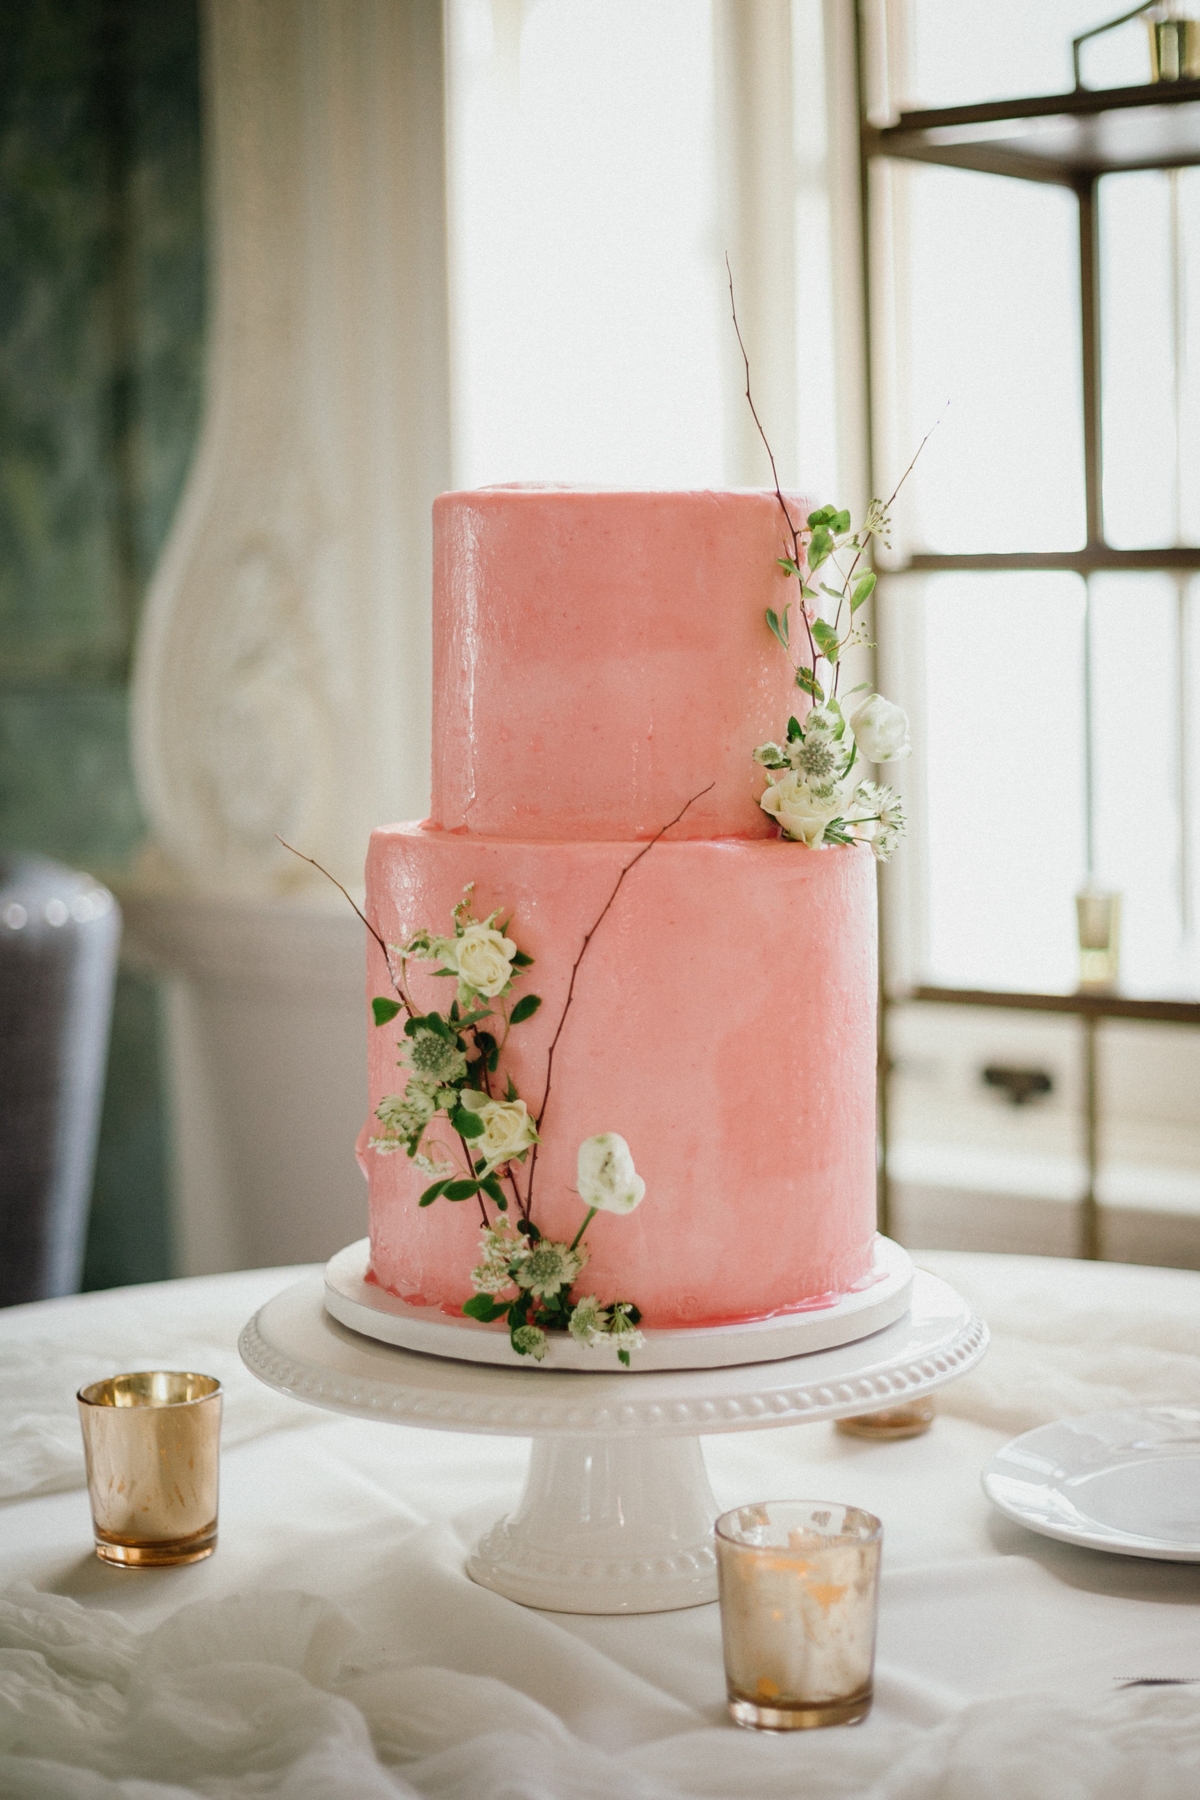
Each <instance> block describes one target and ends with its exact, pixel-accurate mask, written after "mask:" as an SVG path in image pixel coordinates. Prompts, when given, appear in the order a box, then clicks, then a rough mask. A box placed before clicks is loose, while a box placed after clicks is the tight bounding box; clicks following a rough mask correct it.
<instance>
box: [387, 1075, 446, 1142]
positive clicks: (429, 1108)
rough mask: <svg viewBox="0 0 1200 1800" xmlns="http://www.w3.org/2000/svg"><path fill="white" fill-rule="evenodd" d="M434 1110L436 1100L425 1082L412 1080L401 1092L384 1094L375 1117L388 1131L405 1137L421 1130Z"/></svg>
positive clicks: (435, 1108)
mask: <svg viewBox="0 0 1200 1800" xmlns="http://www.w3.org/2000/svg"><path fill="white" fill-rule="evenodd" d="M436 1111H437V1102H436V1101H435V1099H434V1096H433V1095H432V1094H431V1093H430V1092H429V1090H428V1088H427V1087H426V1085H425V1083H424V1082H422V1081H419V1080H412V1081H410V1082H409V1084H408V1087H407V1088H406V1090H405V1091H404V1093H403V1094H385V1095H384V1096H383V1099H382V1100H381V1101H380V1102H379V1105H378V1106H377V1107H376V1108H375V1117H376V1118H377V1119H378V1120H379V1122H380V1124H381V1125H383V1126H385V1127H386V1129H387V1130H388V1131H394V1132H396V1133H397V1134H398V1135H399V1136H400V1137H402V1138H406V1137H411V1136H412V1135H413V1133H414V1132H419V1131H423V1130H424V1129H425V1127H426V1125H428V1123H429V1121H430V1119H432V1117H433V1115H434V1113H435V1112H436Z"/></svg>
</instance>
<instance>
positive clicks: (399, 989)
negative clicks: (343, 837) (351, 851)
mask: <svg viewBox="0 0 1200 1800" xmlns="http://www.w3.org/2000/svg"><path fill="white" fill-rule="evenodd" d="M275 841H276V843H279V844H282V845H283V847H284V849H285V850H290V851H291V853H292V855H293V856H298V857H299V858H300V861H301V862H306V863H310V864H311V865H312V867H313V868H314V869H316V870H317V872H318V873H319V874H321V875H323V876H324V877H325V879H326V881H332V883H333V885H334V887H335V888H336V889H337V891H338V893H339V894H341V895H343V896H344V897H345V899H347V900H349V902H350V904H351V906H352V907H353V908H354V910H355V912H356V913H357V914H358V916H359V918H360V919H361V920H362V922H363V924H364V925H365V926H366V928H367V930H368V931H369V932H370V934H371V936H372V937H373V938H374V939H375V942H376V943H377V944H378V945H379V948H380V949H381V950H382V951H383V960H384V962H385V963H386V964H387V972H388V977H389V979H390V981H391V984H392V986H393V987H394V988H395V990H396V994H397V996H398V998H399V1000H400V1004H401V1005H402V1006H403V1008H404V1010H405V1012H406V1013H407V1014H408V1016H409V1018H410V1019H411V1018H413V1017H415V1014H414V1012H413V1008H412V1004H411V1002H410V1000H409V998H408V995H407V993H406V992H405V989H404V984H403V982H402V981H401V980H400V979H399V978H398V976H397V974H396V971H395V969H394V968H393V967H392V957H391V952H390V951H389V950H388V947H387V945H386V944H385V943H384V941H383V939H382V938H381V937H380V935H379V933H378V932H377V931H376V929H375V927H374V926H373V925H372V923H371V921H370V919H368V917H367V915H366V913H365V912H364V911H363V910H362V907H361V906H359V905H358V904H357V902H356V901H355V899H354V898H353V896H352V895H351V894H348V893H347V892H346V889H345V888H344V887H343V886H342V884H341V882H340V881H339V880H338V878H337V876H336V875H331V874H330V873H329V870H328V869H327V868H325V867H324V866H323V865H322V864H321V863H319V862H318V861H317V859H316V857H315V856H305V854H304V852H303V850H297V849H296V846H295V845H294V844H289V843H288V841H287V839H286V838H281V837H280V835H279V833H278V832H276V833H275Z"/></svg>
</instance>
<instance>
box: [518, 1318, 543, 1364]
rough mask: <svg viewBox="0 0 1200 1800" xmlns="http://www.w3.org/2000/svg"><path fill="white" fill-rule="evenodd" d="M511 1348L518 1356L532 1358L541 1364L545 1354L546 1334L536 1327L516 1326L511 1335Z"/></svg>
mask: <svg viewBox="0 0 1200 1800" xmlns="http://www.w3.org/2000/svg"><path fill="white" fill-rule="evenodd" d="M512 1347H513V1349H514V1350H515V1351H516V1352H517V1355H518V1356H532V1358H533V1360H534V1362H541V1360H542V1358H543V1357H544V1356H545V1354H546V1334H545V1332H544V1331H541V1330H539V1328H538V1327H537V1326H536V1325H518V1326H517V1329H516V1330H515V1331H514V1332H513V1334H512Z"/></svg>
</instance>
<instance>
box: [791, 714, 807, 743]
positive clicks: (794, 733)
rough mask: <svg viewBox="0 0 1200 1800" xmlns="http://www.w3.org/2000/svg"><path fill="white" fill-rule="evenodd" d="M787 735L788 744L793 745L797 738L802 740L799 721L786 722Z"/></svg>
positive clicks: (794, 719)
mask: <svg viewBox="0 0 1200 1800" xmlns="http://www.w3.org/2000/svg"><path fill="white" fill-rule="evenodd" d="M787 734H788V743H789V744H794V743H795V741H796V739H797V738H802V737H803V736H804V733H803V732H802V731H801V729H800V721H799V719H797V718H790V719H789V720H788V730H787Z"/></svg>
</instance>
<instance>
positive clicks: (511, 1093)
mask: <svg viewBox="0 0 1200 1800" xmlns="http://www.w3.org/2000/svg"><path fill="white" fill-rule="evenodd" d="M504 1098H505V1099H506V1100H517V1099H519V1098H520V1095H519V1094H518V1093H517V1084H516V1082H515V1081H514V1080H513V1078H512V1076H511V1075H510V1076H509V1078H508V1087H507V1089H506V1090H505V1094H504Z"/></svg>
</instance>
